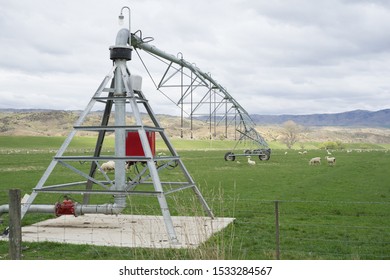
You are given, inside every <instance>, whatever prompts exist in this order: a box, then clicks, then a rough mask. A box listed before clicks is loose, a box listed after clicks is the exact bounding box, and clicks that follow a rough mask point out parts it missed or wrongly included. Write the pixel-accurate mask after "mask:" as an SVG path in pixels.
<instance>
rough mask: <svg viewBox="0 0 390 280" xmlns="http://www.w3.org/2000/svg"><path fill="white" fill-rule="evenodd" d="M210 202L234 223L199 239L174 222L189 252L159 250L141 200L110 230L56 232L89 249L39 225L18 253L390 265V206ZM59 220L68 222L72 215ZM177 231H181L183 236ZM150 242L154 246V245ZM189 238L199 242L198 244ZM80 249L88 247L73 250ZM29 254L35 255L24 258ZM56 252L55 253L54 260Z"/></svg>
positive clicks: (154, 220) (157, 231) (158, 227)
mask: <svg viewBox="0 0 390 280" xmlns="http://www.w3.org/2000/svg"><path fill="white" fill-rule="evenodd" d="M213 204H214V205H213V207H214V208H216V209H215V214H216V216H217V217H218V218H233V221H229V222H226V225H225V226H223V227H221V228H219V229H218V230H216V231H215V232H212V233H209V234H208V235H207V236H206V237H205V238H204V236H203V237H199V236H200V235H202V234H204V233H205V228H206V226H205V222H204V221H201V222H199V224H190V223H187V224H186V226H181V225H176V224H175V229H176V231H177V232H179V234H178V236H179V239H181V240H185V241H186V242H187V243H191V242H192V245H193V246H188V247H186V248H185V249H183V248H181V249H178V248H179V247H175V246H173V247H172V246H167V247H169V248H170V249H167V250H161V248H165V247H164V246H162V244H165V245H167V244H168V245H169V243H170V242H169V240H168V238H167V237H163V236H164V234H166V232H165V227H164V225H163V224H159V223H161V219H159V215H158V214H157V215H149V214H147V215H141V214H142V213H144V212H151V213H153V212H154V210H153V209H152V210H151V205H150V204H149V203H145V204H144V205H141V204H140V203H139V202H138V206H137V208H136V209H135V208H134V207H133V208H132V209H131V210H129V211H128V214H131V215H133V216H132V218H131V219H130V220H126V219H121V215H119V216H109V217H105V218H108V219H111V222H110V224H108V223H107V220H96V218H95V220H94V221H93V222H91V221H89V222H88V221H87V222H85V221H83V222H79V224H78V225H74V224H73V225H66V224H65V223H63V224H62V226H61V225H58V224H57V225H56V226H55V227H56V229H57V237H58V239H59V241H58V243H63V242H67V241H70V240H71V239H72V238H73V239H74V238H75V236H77V235H79V236H80V235H84V237H86V238H87V239H88V240H90V241H91V242H90V243H89V244H93V246H89V245H88V246H87V245H70V244H67V245H55V243H56V242H54V245H53V244H51V243H47V242H45V236H44V235H43V233H44V232H47V231H48V228H49V226H48V225H45V224H42V225H41V226H39V229H40V230H41V231H39V230H37V231H36V232H34V233H33V235H35V236H36V241H38V242H31V243H30V242H27V241H25V240H23V241H22V242H24V243H26V242H27V243H28V245H24V246H21V247H22V248H23V247H24V248H30V249H28V250H26V251H25V252H24V253H23V255H24V257H25V258H32V259H33V258H37V257H38V258H43V259H52V258H54V259H55V258H57V257H56V256H61V258H65V259H66V258H76V259H95V258H96V259H116V258H123V259H127V258H132V259H156V258H159V259H175V258H181V259H183V258H184V259H204V258H206V259H298V260H301V259H348V260H350V259H352V260H355V259H361V260H370V259H375V260H388V259H390V203H388V202H348V201H339V202H331V201H258V200H251V199H224V201H223V202H217V201H214V202H213ZM157 208H158V207H157ZM145 209H148V210H147V211H145ZM191 211H192V210H191ZM157 212H158V211H157ZM172 212H173V218H174V219H176V216H175V215H177V213H183V212H185V210H184V211H183V209H182V208H181V209H179V210H178V209H176V208H175V207H172ZM176 212H177V213H176ZM33 215H38V214H33ZM45 218H48V217H47V216H46V217H45ZM57 219H58V218H57ZM64 219H65V220H68V221H70V217H68V218H67V217H65V218H64ZM77 219H78V218H75V220H77ZM137 219H139V220H137ZM140 221H142V224H144V225H147V226H146V227H144V228H143V229H142V231H141V230H140V229H139V228H138V229H137V227H136V225H137V224H141V222H140ZM5 223H7V222H5ZM175 223H176V222H175ZM91 224H92V225H93V226H92V230H90V231H89V232H83V227H84V228H85V227H86V225H88V226H90V225H91ZM124 224H128V225H129V226H130V228H131V229H130V233H127V232H126V231H125V230H124V229H123V227H122V226H123V225H124ZM215 225H216V224H214V225H213V224H212V223H211V224H210V225H209V227H214V226H215ZM181 227H187V228H186V230H185V231H184V230H183V231H181V230H182V228H181ZM99 229H107V230H108V235H107V238H106V239H105V240H106V241H107V240H108V241H107V243H106V244H104V242H103V243H101V242H100V241H99V242H98V241H96V240H99V238H98V237H99V236H98V235H99V234H101V233H99ZM29 230H31V228H30V229H29ZM137 231H139V232H137ZM129 234H130V235H131V236H132V237H133V238H135V239H137V240H141V241H140V242H142V240H144V241H145V240H146V239H148V238H149V239H148V240H149V241H148V242H149V243H148V244H150V240H152V242H155V243H152V246H146V247H149V248H148V249H143V248H142V247H143V246H142V244H141V245H140V246H132V245H131V244H130V243H131V242H130V241H129ZM115 236H117V237H115ZM114 238H119V243H120V245H119V246H118V245H115V244H114V243H113V242H112V240H113V239H114ZM153 238H155V239H153ZM156 238H157V241H153V240H156ZM202 238H203V239H202ZM76 239H77V238H76ZM0 240H1V241H0V249H1V248H3V249H1V250H2V252H1V253H0V258H2V259H6V258H9V256H8V255H7V251H6V250H7V248H8V244H7V241H6V240H5V239H4V238H3V239H0ZM94 240H95V243H94V242H93V241H94ZM110 240H111V243H110ZM193 240H197V241H198V243H199V244H197V243H196V242H193ZM134 242H135V241H134ZM70 243H77V242H70ZM79 243H82V242H79ZM133 245H134V244H133ZM78 246H83V247H82V248H87V249H79V247H78ZM84 246H87V247H84ZM31 248H32V249H31ZM31 250H32V251H34V254H32V253H31V254H30V253H29V251H30V252H31ZM56 250H57V254H53V252H54V251H56ZM48 251H50V252H51V253H48Z"/></svg>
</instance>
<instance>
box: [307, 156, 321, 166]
mask: <svg viewBox="0 0 390 280" xmlns="http://www.w3.org/2000/svg"><path fill="white" fill-rule="evenodd" d="M309 164H310V165H316V164H321V158H320V157H314V158H312V159H311V160H309Z"/></svg>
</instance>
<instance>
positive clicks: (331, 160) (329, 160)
mask: <svg viewBox="0 0 390 280" xmlns="http://www.w3.org/2000/svg"><path fill="white" fill-rule="evenodd" d="M325 159H326V161H327V162H328V164H329V165H335V164H336V158H335V157H328V156H326V157H325Z"/></svg>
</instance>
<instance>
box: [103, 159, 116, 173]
mask: <svg viewBox="0 0 390 280" xmlns="http://www.w3.org/2000/svg"><path fill="white" fill-rule="evenodd" d="M100 169H101V170H102V171H104V172H107V171H112V170H115V161H113V160H110V161H107V162H105V163H103V164H102V165H101V166H100Z"/></svg>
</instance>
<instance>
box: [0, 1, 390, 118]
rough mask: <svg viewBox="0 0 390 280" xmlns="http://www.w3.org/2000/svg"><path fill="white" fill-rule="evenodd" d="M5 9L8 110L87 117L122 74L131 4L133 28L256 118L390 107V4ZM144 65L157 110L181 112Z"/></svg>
mask: <svg viewBox="0 0 390 280" xmlns="http://www.w3.org/2000/svg"><path fill="white" fill-rule="evenodd" d="M0 2H1V3H0V12H1V15H2V17H1V18H0V30H2V36H1V37H0V48H1V50H2V52H1V53H0V74H1V77H0V82H1V84H0V86H1V90H0V98H1V103H0V107H1V108H7V107H14V108H53V109H83V108H84V107H85V105H86V104H87V102H88V100H89V98H90V97H91V96H92V94H93V93H94V91H95V90H96V88H97V87H98V86H99V84H100V82H101V80H102V79H103V78H104V76H105V75H106V74H107V71H109V70H110V67H111V64H112V62H111V61H110V60H109V51H108V47H109V46H111V45H113V44H114V42H115V37H116V33H117V31H118V30H119V27H118V25H117V16H118V14H119V11H120V8H121V7H122V6H124V5H127V6H130V7H131V27H132V31H133V32H134V31H135V30H138V29H140V30H142V33H143V36H152V37H154V39H155V40H154V41H153V42H152V43H151V44H154V45H156V46H157V47H158V48H160V49H161V50H164V51H165V52H167V53H170V54H173V55H176V54H178V53H179V52H181V53H182V54H183V56H184V59H186V60H187V61H189V62H192V63H195V64H196V65H197V66H198V67H199V68H201V69H202V71H204V72H206V73H207V72H210V73H211V74H212V76H213V78H214V79H216V80H217V81H218V82H219V83H220V84H221V85H223V86H224V87H225V88H227V89H228V91H229V93H230V94H231V95H232V96H233V97H234V98H235V99H236V100H237V101H238V102H239V103H240V104H241V105H242V106H243V107H244V108H245V109H246V110H247V111H248V112H249V113H258V114H289V113H294V114H308V113H320V112H342V111H346V110H355V109H368V110H379V109H383V108H389V107H390V90H389V83H388V77H389V74H390V66H389V65H390V39H389V36H386V34H387V27H388V26H390V5H389V4H388V2H386V1H363V0H362V1H348V0H330V1H310V0H291V1H288V2H285V1H266V0H257V1H249V0H228V1H222V0H217V1H205V0H199V1H196V3H194V2H193V1H189V0H184V1H183V0H181V1H179V0H168V1H157V0H146V1H144V0H143V1H141V0H134V1H129V0H128V1H125V0H123V1H109V0H103V1H90V0H88V1H86V0H84V1H76V0H68V1H58V0H36V1H27V0H19V1H5V0H0ZM125 16H126V17H127V12H126V13H125ZM136 60H137V56H136V54H135V53H134V55H133V61H131V62H130V63H131V64H129V68H130V69H131V71H132V73H137V74H142V75H143V85H144V92H145V94H146V95H147V97H148V99H149V100H150V102H151V104H152V106H155V107H154V111H155V112H156V113H170V112H172V111H173V112H176V111H177V108H174V105H172V104H171V102H170V101H168V99H166V98H165V97H164V96H162V95H161V94H159V93H158V92H156V91H155V90H154V89H153V84H152V83H151V81H150V80H149V79H148V76H147V74H146V73H145V72H144V70H143V68H142V66H141V64H140V62H139V61H136ZM148 67H150V69H151V71H164V70H161V69H163V68H161V66H160V65H158V64H157V63H156V65H155V64H154V63H153V61H151V62H150V64H149V65H148ZM172 106H173V107H172Z"/></svg>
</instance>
